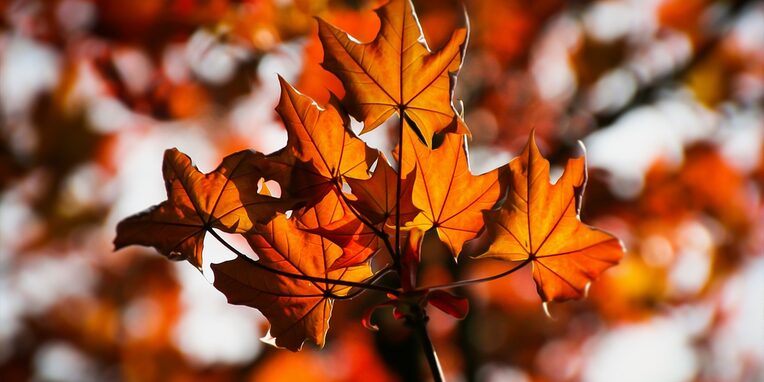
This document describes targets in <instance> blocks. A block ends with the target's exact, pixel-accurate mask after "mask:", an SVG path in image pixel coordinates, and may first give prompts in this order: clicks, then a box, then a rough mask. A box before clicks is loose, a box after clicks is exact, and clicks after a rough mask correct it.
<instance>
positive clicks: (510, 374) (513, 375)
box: [477, 364, 531, 382]
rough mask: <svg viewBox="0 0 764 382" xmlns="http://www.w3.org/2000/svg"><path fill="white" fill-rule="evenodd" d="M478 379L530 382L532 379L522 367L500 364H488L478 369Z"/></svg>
mask: <svg viewBox="0 0 764 382" xmlns="http://www.w3.org/2000/svg"><path fill="white" fill-rule="evenodd" d="M477 375H478V378H477V380H478V381H484V382H530V381H531V379H530V378H529V377H528V375H527V374H526V373H525V372H524V371H523V370H521V369H518V368H516V367H512V366H505V365H499V364H487V365H485V366H482V367H481V368H480V369H479V370H478V371H477Z"/></svg>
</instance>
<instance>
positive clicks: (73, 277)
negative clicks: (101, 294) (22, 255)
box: [9, 253, 96, 314]
mask: <svg viewBox="0 0 764 382" xmlns="http://www.w3.org/2000/svg"><path fill="white" fill-rule="evenodd" d="M9 279H10V285H11V289H12V290H14V291H15V292H16V293H18V295H19V296H20V297H21V298H22V299H23V301H24V310H25V311H27V312H30V313H33V314H39V313H41V312H44V311H45V310H46V309H48V308H49V307H50V306H51V305H53V304H54V303H56V302H57V301H59V300H61V299H63V298H64V297H70V296H88V295H89V294H90V290H91V289H92V287H93V285H94V284H95V281H96V275H95V273H94V271H93V268H92V266H91V264H90V263H89V262H88V260H87V258H86V257H85V256H83V255H82V254H80V253H72V254H69V255H68V256H62V255H58V256H55V257H53V256H45V255H37V256H31V257H29V258H28V260H25V261H23V262H21V263H20V264H18V265H17V267H16V269H15V271H14V274H13V275H11V276H10V277H9Z"/></svg>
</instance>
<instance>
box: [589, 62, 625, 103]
mask: <svg viewBox="0 0 764 382" xmlns="http://www.w3.org/2000/svg"><path fill="white" fill-rule="evenodd" d="M636 91H637V78H636V77H635V76H634V74H633V73H632V72H630V71H628V70H624V69H614V70H612V71H610V72H608V73H606V74H604V75H603V76H602V77H600V79H599V80H597V82H596V83H595V84H594V87H593V89H592V91H591V93H589V98H588V101H589V108H590V109H591V110H592V111H594V112H597V113H600V112H605V111H612V110H617V109H618V108H620V107H621V106H623V105H624V104H626V102H628V101H629V100H630V99H631V98H632V97H633V96H634V93H635V92H636Z"/></svg>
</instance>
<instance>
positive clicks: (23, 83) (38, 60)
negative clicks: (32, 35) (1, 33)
mask: <svg viewBox="0 0 764 382" xmlns="http://www.w3.org/2000/svg"><path fill="white" fill-rule="evenodd" d="M0 53H1V54H0V102H2V110H3V112H4V113H5V114H6V115H14V114H16V113H22V112H24V111H26V110H27V109H28V108H29V107H30V106H31V103H32V101H34V99H35V97H37V96H38V95H39V94H40V93H42V92H43V91H46V90H48V89H50V88H52V87H53V86H54V85H55V84H56V83H57V82H58V77H59V66H60V65H59V57H58V55H57V54H56V52H55V51H54V50H53V49H51V48H50V47H48V46H46V45H43V44H41V43H38V42H35V41H34V40H30V39H27V38H24V37H21V36H13V37H11V38H10V40H9V41H8V42H7V45H6V46H5V47H4V48H3V49H2V51H1V52H0Z"/></svg>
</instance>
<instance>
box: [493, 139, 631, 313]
mask: <svg viewBox="0 0 764 382" xmlns="http://www.w3.org/2000/svg"><path fill="white" fill-rule="evenodd" d="M509 167H510V170H511V175H510V180H511V185H510V192H509V195H508V196H507V199H506V201H505V202H504V205H503V206H502V207H501V209H500V210H498V211H490V212H486V213H485V215H486V220H487V222H486V225H487V229H488V234H489V237H490V241H491V243H492V244H491V246H490V247H489V249H488V251H487V252H486V253H484V254H482V255H480V256H478V257H492V258H498V259H501V260H506V261H528V260H530V261H531V262H532V263H533V279H534V280H535V282H536V287H537V289H538V292H539V294H540V295H541V298H542V300H544V301H562V300H568V299H575V298H580V297H582V296H583V295H584V293H585V289H586V285H587V284H588V283H589V282H590V281H592V280H593V279H595V278H596V277H597V276H599V275H600V274H601V273H602V272H603V271H604V270H605V269H607V268H610V267H611V266H613V265H615V264H617V263H618V261H619V260H620V259H621V257H623V247H622V245H621V242H620V241H619V240H618V239H617V238H615V237H614V236H612V235H610V234H608V233H606V232H603V231H600V230H598V229H596V228H592V227H590V226H588V225H585V224H583V223H581V220H580V219H579V216H578V214H579V210H580V208H581V206H580V204H581V197H582V195H583V191H584V185H585V184H586V160H585V158H584V157H580V158H576V159H571V160H569V161H568V163H567V165H566V166H565V172H564V173H563V174H562V176H561V177H560V179H559V180H558V181H557V182H556V183H555V184H550V182H549V162H548V161H547V160H546V159H544V157H543V156H541V153H540V152H539V149H538V147H537V146H536V141H535V138H534V136H533V135H531V137H530V140H529V141H528V145H527V146H526V147H525V150H523V152H522V153H521V154H520V156H519V157H517V158H515V159H513V160H512V161H511V162H510V163H509Z"/></svg>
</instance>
